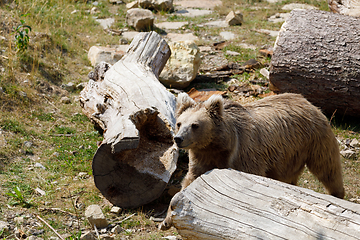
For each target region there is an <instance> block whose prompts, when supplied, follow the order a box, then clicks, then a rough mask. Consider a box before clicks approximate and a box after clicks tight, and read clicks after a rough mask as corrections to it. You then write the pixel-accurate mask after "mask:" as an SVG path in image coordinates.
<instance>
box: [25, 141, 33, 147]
mask: <svg viewBox="0 0 360 240" xmlns="http://www.w3.org/2000/svg"><path fill="white" fill-rule="evenodd" d="M33 145H34V144H33V143H32V142H29V141H25V142H24V147H27V148H31V147H32V146H33Z"/></svg>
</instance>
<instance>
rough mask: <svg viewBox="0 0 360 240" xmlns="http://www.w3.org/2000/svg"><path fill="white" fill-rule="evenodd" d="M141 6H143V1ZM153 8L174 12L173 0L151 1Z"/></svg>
mask: <svg viewBox="0 0 360 240" xmlns="http://www.w3.org/2000/svg"><path fill="white" fill-rule="evenodd" d="M139 1H140V6H141V1H143V0H139ZM151 4H152V8H154V9H155V10H157V11H174V5H173V0H151Z"/></svg>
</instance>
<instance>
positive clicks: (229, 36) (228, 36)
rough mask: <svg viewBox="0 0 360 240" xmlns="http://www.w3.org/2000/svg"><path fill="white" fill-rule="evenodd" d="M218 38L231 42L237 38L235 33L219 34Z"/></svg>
mask: <svg viewBox="0 0 360 240" xmlns="http://www.w3.org/2000/svg"><path fill="white" fill-rule="evenodd" d="M220 36H221V37H222V38H223V39H224V40H233V39H235V38H237V35H236V34H235V33H232V32H221V33H220Z"/></svg>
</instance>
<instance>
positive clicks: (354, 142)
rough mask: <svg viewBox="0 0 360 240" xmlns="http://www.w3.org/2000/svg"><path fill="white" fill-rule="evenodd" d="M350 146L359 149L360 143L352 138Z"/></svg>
mask: <svg viewBox="0 0 360 240" xmlns="http://www.w3.org/2000/svg"><path fill="white" fill-rule="evenodd" d="M350 146H351V147H353V148H356V147H360V142H359V140H357V139H356V138H354V139H353V140H351V142H350Z"/></svg>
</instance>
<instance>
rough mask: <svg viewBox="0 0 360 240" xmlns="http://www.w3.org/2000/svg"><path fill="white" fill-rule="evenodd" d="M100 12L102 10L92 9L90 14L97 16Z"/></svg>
mask: <svg viewBox="0 0 360 240" xmlns="http://www.w3.org/2000/svg"><path fill="white" fill-rule="evenodd" d="M99 12H100V10H99V9H98V8H97V7H93V8H91V10H90V14H92V15H94V14H97V13H99Z"/></svg>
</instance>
